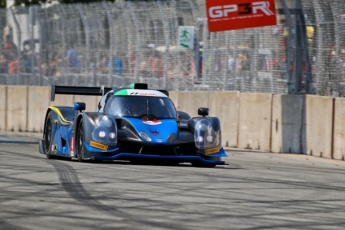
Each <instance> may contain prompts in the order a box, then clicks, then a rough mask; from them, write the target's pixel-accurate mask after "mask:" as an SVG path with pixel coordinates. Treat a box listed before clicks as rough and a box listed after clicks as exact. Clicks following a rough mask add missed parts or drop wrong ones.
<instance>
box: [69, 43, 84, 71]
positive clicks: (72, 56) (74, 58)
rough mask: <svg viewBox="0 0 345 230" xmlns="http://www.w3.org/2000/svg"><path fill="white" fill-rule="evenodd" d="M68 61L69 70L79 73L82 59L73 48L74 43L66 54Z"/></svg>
mask: <svg viewBox="0 0 345 230" xmlns="http://www.w3.org/2000/svg"><path fill="white" fill-rule="evenodd" d="M66 62H67V66H68V70H69V71H68V72H72V73H79V72H80V68H81V66H80V60H79V57H78V54H77V52H76V51H75V50H74V49H73V45H72V44H71V45H70V48H69V50H68V51H67V55H66Z"/></svg>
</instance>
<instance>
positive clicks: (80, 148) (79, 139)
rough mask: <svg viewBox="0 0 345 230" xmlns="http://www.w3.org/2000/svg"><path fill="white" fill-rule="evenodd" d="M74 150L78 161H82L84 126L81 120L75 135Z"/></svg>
mask: <svg viewBox="0 0 345 230" xmlns="http://www.w3.org/2000/svg"><path fill="white" fill-rule="evenodd" d="M76 150H77V156H78V161H80V162H82V161H84V125H83V121H82V120H81V121H80V122H79V125H78V131H77V135H76Z"/></svg>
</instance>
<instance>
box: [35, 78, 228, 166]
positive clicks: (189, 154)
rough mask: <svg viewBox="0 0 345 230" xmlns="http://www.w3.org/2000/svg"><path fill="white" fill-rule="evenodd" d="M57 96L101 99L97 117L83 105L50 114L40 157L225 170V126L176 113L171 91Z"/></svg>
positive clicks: (204, 113) (139, 86) (140, 87)
mask: <svg viewBox="0 0 345 230" xmlns="http://www.w3.org/2000/svg"><path fill="white" fill-rule="evenodd" d="M55 94H75V95H94V96H102V97H101V100H100V101H99V104H98V106H97V108H96V110H95V112H85V111H84V110H85V108H86V105H85V103H83V102H74V103H73V106H71V107H68V106H50V107H49V108H48V109H47V112H46V116H45V121H44V132H43V139H42V140H40V141H39V152H40V153H42V154H45V155H46V157H47V158H48V159H52V158H57V157H66V158H68V159H78V160H79V161H81V162H82V161H113V160H125V161H130V162H133V163H144V164H145V163H149V162H152V163H164V164H166V163H167V164H173V165H177V164H179V163H191V164H192V165H193V166H198V167H215V166H216V165H223V164H224V163H225V162H224V161H223V160H222V158H223V157H227V155H226V154H225V151H224V149H223V148H222V146H221V127H220V121H219V119H218V118H217V117H210V116H208V114H209V109H208V108H203V107H201V108H198V115H199V116H198V117H190V116H189V115H188V114H187V113H185V112H182V111H177V110H176V108H175V105H174V103H173V102H172V100H171V99H170V98H169V92H168V91H166V90H152V89H148V85H147V84H145V83H133V84H131V85H130V86H129V87H126V88H104V87H73V86H54V85H52V90H51V100H52V101H53V100H54V99H55Z"/></svg>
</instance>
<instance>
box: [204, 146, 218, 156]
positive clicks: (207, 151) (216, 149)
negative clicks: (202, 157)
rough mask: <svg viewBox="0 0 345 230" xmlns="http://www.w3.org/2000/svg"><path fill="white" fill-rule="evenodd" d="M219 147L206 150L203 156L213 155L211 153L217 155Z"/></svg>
mask: <svg viewBox="0 0 345 230" xmlns="http://www.w3.org/2000/svg"><path fill="white" fill-rule="evenodd" d="M219 150H220V149H219V147H214V148H211V149H206V150H205V154H207V155H208V154H213V153H218V152H219Z"/></svg>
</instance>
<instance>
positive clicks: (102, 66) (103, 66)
mask: <svg viewBox="0 0 345 230" xmlns="http://www.w3.org/2000/svg"><path fill="white" fill-rule="evenodd" d="M108 66H109V64H108V59H107V57H105V56H104V57H103V58H102V59H101V61H100V62H99V65H98V69H99V72H100V73H101V74H107V73H109V68H108Z"/></svg>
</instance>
